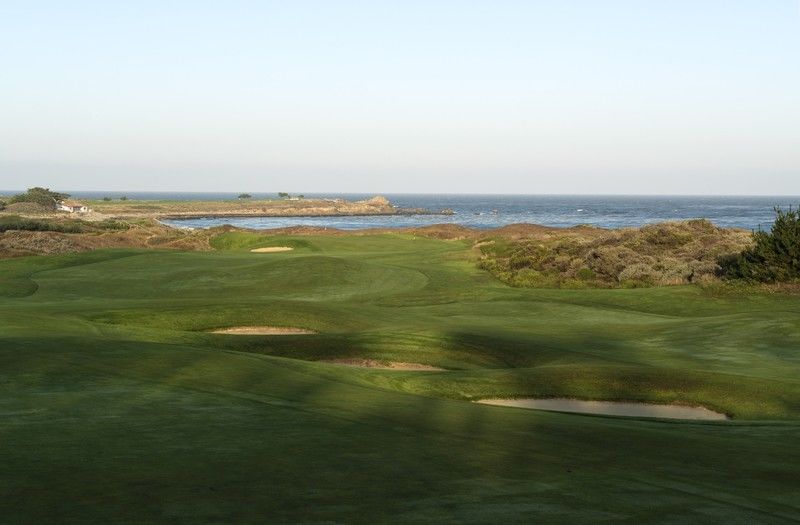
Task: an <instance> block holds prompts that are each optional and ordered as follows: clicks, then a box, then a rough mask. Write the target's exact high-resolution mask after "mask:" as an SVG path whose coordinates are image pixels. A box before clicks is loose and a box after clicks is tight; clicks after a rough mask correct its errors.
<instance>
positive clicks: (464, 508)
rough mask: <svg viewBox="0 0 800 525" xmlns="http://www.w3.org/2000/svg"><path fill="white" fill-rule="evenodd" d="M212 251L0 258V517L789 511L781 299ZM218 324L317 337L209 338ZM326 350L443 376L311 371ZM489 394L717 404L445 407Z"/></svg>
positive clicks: (793, 322) (354, 241) (354, 243)
mask: <svg viewBox="0 0 800 525" xmlns="http://www.w3.org/2000/svg"><path fill="white" fill-rule="evenodd" d="M287 245H288V246H292V247H294V248H295V249H294V251H292V252H286V253H272V254H255V253H250V252H249V250H250V249H252V248H256V247H263V246H287ZM212 246H214V247H215V248H217V250H218V251H216V252H211V253H197V252H194V253H180V252H159V251H144V250H114V251H97V252H90V253H85V254H78V255H69V256H54V257H38V258H36V257H34V258H19V259H12V260H5V261H0V328H1V330H0V416H2V417H1V418H0V443H2V447H1V448H0V451H2V471H0V522H3V523H16V522H26V523H42V522H59V523H109V522H115V523H142V522H169V523H206V522H214V523H219V522H231V521H235V522H363V523H376V522H411V523H416V522H443V521H445V522H447V521H450V522H453V521H457V522H476V523H500V522H520V523H530V522H533V521H539V522H565V521H566V522H587V523H589V522H591V523H597V522H603V521H607V522H630V523H639V522H655V521H659V522H660V521H673V522H682V521H695V522H720V523H722V522H724V523H737V522H738V523H752V522H769V523H778V522H790V521H796V520H798V519H800V503H798V502H800V482H798V471H799V470H800V451H798V447H797V443H798V442H800V375H798V371H800V299H798V297H796V296H788V295H779V294H771V295H770V294H762V293H759V292H758V291H757V289H755V288H753V289H750V288H746V289H744V288H741V287H740V288H737V289H728V288H727V287H721V286H716V287H714V288H701V287H697V286H694V287H691V286H687V287H665V288H649V289H616V290H600V289H586V290H558V289H517V288H510V287H507V286H505V285H503V284H502V283H500V282H499V281H497V280H496V279H494V278H493V277H492V276H491V275H489V274H488V273H486V272H483V271H481V270H479V269H477V268H476V265H475V261H474V257H475V255H474V253H473V252H471V250H470V249H469V246H468V245H467V244H465V243H463V242H460V241H437V240H431V239H424V238H414V237H411V236H403V235H372V236H330V237H305V236H304V237H270V236H265V235H262V234H256V233H241V232H230V233H225V234H222V235H219V236H217V237H216V238H214V239H213V240H212ZM237 325H284V326H296V327H302V328H309V329H313V330H317V331H319V333H318V334H316V335H296V336H273V337H265V336H226V335H220V334H212V333H209V332H208V331H209V330H211V329H214V328H219V327H226V326H237ZM347 357H363V358H373V359H381V360H396V361H410V362H419V363H424V364H430V365H436V366H440V367H444V368H447V369H448V371H446V372H398V371H379V370H361V369H351V368H346V367H339V366H335V365H329V364H326V363H320V362H318V361H319V360H321V359H329V358H347ZM507 396H543V397H547V396H574V397H580V398H588V399H609V400H614V399H625V400H639V401H656V402H679V403H686V404H699V405H704V406H707V407H709V408H713V409H716V410H719V411H723V412H726V413H727V414H729V415H731V416H732V417H733V420H732V421H730V422H726V423H703V422H682V421H658V420H639V419H625V418H613V417H597V416H582V415H574V414H572V415H571V414H557V413H546V412H538V411H526V410H521V409H513V408H500V407H489V406H482V405H476V404H473V403H470V402H468V401H469V400H471V399H476V398H481V397H507Z"/></svg>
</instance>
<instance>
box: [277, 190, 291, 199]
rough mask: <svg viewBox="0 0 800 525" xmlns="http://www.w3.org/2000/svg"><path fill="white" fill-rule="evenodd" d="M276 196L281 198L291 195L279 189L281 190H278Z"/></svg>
mask: <svg viewBox="0 0 800 525" xmlns="http://www.w3.org/2000/svg"><path fill="white" fill-rule="evenodd" d="M278 197H280V198H281V199H288V198H289V197H291V195H289V194H288V193H286V192H284V191H281V192H278Z"/></svg>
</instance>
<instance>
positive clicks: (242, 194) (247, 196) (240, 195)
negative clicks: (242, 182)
mask: <svg viewBox="0 0 800 525" xmlns="http://www.w3.org/2000/svg"><path fill="white" fill-rule="evenodd" d="M252 197H253V196H252V195H250V194H249V193H240V194H239V198H240V199H251V198H252Z"/></svg>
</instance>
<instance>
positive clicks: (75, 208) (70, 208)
mask: <svg viewBox="0 0 800 525" xmlns="http://www.w3.org/2000/svg"><path fill="white" fill-rule="evenodd" d="M56 209H57V210H59V211H67V212H69V213H87V212H88V211H89V207H88V206H86V205H85V204H82V203H80V202H75V201H60V202H58V203H56Z"/></svg>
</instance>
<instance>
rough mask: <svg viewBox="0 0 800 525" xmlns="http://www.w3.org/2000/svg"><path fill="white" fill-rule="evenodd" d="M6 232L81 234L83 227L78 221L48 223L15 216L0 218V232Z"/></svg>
mask: <svg viewBox="0 0 800 525" xmlns="http://www.w3.org/2000/svg"><path fill="white" fill-rule="evenodd" d="M8 230H24V231H50V232H60V233H81V232H83V231H84V227H83V225H82V224H81V222H80V221H48V220H42V219H25V218H22V217H19V216H17V215H10V216H8V217H0V232H5V231H8Z"/></svg>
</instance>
